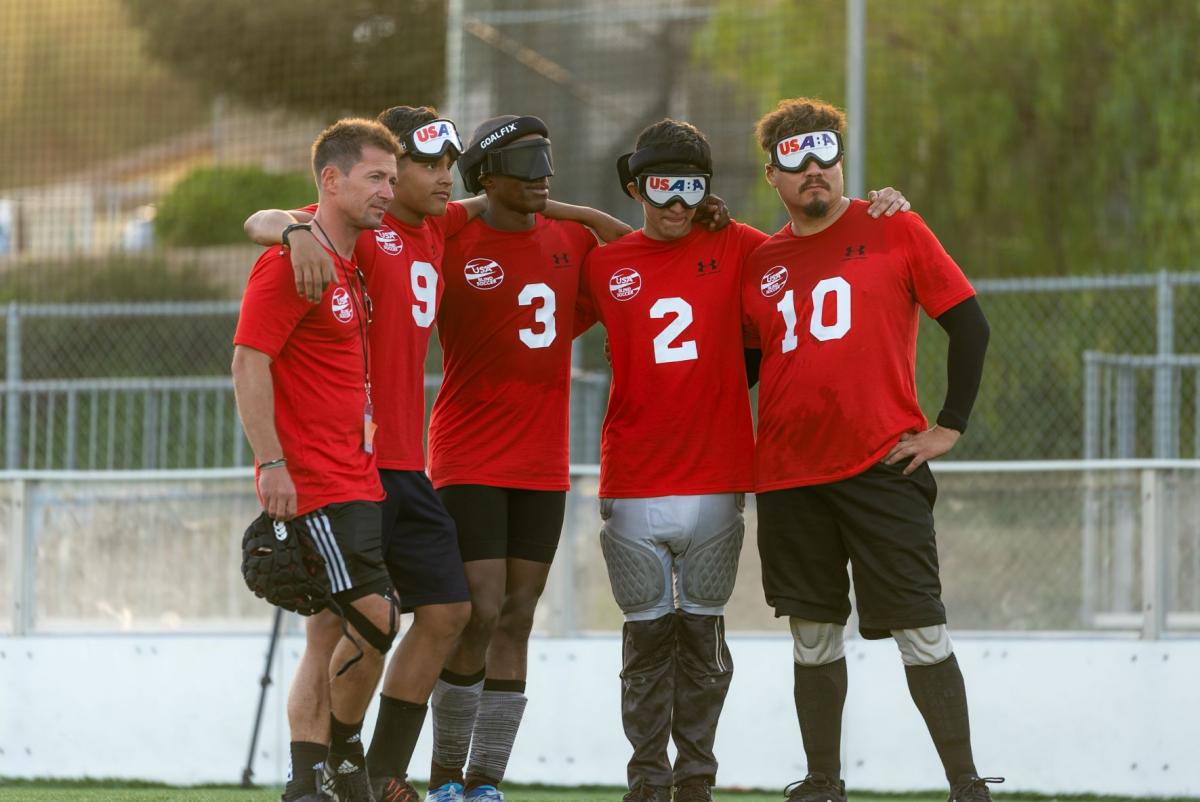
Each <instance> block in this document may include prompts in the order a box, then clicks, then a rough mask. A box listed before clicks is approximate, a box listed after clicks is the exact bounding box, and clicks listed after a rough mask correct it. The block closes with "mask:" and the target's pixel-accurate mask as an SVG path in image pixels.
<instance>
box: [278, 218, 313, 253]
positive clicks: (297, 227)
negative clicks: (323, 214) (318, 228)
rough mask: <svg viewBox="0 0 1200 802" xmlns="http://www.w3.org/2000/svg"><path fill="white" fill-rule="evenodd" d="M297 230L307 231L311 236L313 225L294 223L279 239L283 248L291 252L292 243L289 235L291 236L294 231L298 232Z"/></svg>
mask: <svg viewBox="0 0 1200 802" xmlns="http://www.w3.org/2000/svg"><path fill="white" fill-rule="evenodd" d="M297 230H299V231H307V232H308V233H310V234H311V233H312V223H292V224H291V225H290V226H288V227H287V228H285V229H284V230H283V236H281V237H280V238H279V241H280V242H281V243H283V247H285V248H287V249H288V250H291V248H292V245H291V243H290V242H288V235H289V234H291V233H292V232H293V231H297Z"/></svg>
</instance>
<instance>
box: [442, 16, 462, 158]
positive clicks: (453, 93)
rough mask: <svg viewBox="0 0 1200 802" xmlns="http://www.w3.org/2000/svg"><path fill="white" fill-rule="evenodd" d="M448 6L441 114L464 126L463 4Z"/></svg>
mask: <svg viewBox="0 0 1200 802" xmlns="http://www.w3.org/2000/svg"><path fill="white" fill-rule="evenodd" d="M464 2H465V0H450V2H449V3H447V5H446V67H445V69H446V90H445V101H444V102H443V104H442V109H441V113H442V114H444V115H445V116H447V117H449V118H450V119H452V120H454V121H456V122H457V123H458V124H459V125H463V124H464V123H465V122H466V121H465V120H463V119H462V113H463V107H462V106H463V3H464ZM464 144H465V143H464Z"/></svg>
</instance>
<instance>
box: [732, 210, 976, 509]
mask: <svg viewBox="0 0 1200 802" xmlns="http://www.w3.org/2000/svg"><path fill="white" fill-rule="evenodd" d="M974 294H975V291H974V290H973V289H972V288H971V285H970V284H969V283H968V282H967V279H966V277H965V276H963V273H962V271H961V270H960V269H959V268H958V265H956V264H955V263H954V260H953V259H951V258H950V256H949V255H948V254H947V253H946V251H945V250H944V249H943V248H942V246H941V244H940V243H939V242H938V241H937V238H936V237H934V235H933V233H932V232H931V231H930V230H929V228H928V227H927V226H926V225H925V223H924V221H922V220H921V218H920V217H919V216H917V215H916V214H915V213H907V214H898V215H896V216H894V217H884V218H880V219H878V220H876V219H873V218H871V217H870V216H868V215H867V204H866V203H865V202H864V201H860V200H854V201H851V202H850V207H849V208H848V209H847V210H846V212H845V213H844V214H843V215H842V216H841V217H840V218H839V219H838V220H837V221H836V222H835V223H834V224H833V225H831V226H830V227H829V228H827V229H825V230H824V231H821V232H818V233H816V234H813V235H811V236H806V237H799V236H796V235H795V234H793V233H792V230H791V224H790V223H789V224H788V225H785V226H784V227H783V228H782V229H780V231H779V232H778V233H776V234H775V236H773V237H771V239H769V240H768V241H767V242H766V243H764V244H763V246H762V247H761V248H759V249H758V250H757V251H755V252H754V254H753V255H752V256H751V257H750V259H749V261H748V262H747V263H746V270H745V272H744V274H743V277H742V310H743V316H744V320H743V323H744V326H745V334H746V344H747V346H748V347H751V348H759V347H761V348H762V351H763V359H762V367H761V371H760V374H759V381H760V384H759V390H758V444H757V448H756V451H755V490H757V491H758V492H763V491H768V490H778V489H781V488H786V487H799V486H803V485H813V484H824V483H827V482H835V481H838V480H840V479H845V478H848V477H850V476H855V475H857V474H859V473H861V472H862V471H864V470H866V469H867V468H868V467H870V466H871V465H872V464H873V463H875V462H878V461H879V460H880V459H882V458H883V457H884V455H886V454H887V452H888V451H889V450H890V449H891V447H892V446H893V445H895V444H896V442H897V440H899V437H900V435H901V434H903V433H904V432H906V431H924V430H925V428H926V426H927V423H926V420H925V416H924V414H923V413H922V412H921V408H920V406H918V404H917V390H916V379H915V375H914V374H915V368H916V347H917V324H918V322H919V315H920V309H921V308H924V310H925V311H926V313H928V314H929V316H930V317H938V316H939V315H941V314H942V313H943V312H945V311H946V310H948V309H949V308H950V307H952V306H954V305H955V304H958V303H960V302H962V301H964V300H966V299H967V298H970V297H971V296H972V295H974Z"/></svg>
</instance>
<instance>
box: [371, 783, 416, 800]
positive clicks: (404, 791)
mask: <svg viewBox="0 0 1200 802" xmlns="http://www.w3.org/2000/svg"><path fill="white" fill-rule="evenodd" d="M371 790H372V791H374V792H375V802H421V794H420V793H418V792H417V789H416V788H413V787H412V785H411V784H410V783H409V782H408V780H406V779H404V778H403V777H375V778H372V780H371Z"/></svg>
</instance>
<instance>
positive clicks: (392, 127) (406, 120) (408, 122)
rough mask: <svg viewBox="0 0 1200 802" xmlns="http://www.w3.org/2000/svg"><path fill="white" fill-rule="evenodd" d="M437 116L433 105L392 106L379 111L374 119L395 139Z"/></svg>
mask: <svg viewBox="0 0 1200 802" xmlns="http://www.w3.org/2000/svg"><path fill="white" fill-rule="evenodd" d="M437 118H438V110H437V109H435V108H434V107H433V106H392V107H391V108H390V109H384V110H383V111H381V112H379V116H378V117H376V118H375V119H377V120H378V121H379V122H381V123H383V124H384V125H385V126H387V129H388V130H389V131H391V132H392V134H393V135H394V136H395V137H396V138H397V139H400V138H401V137H403V136H404V135H405V134H407V133H408V132H409V131H411V130H413V129H414V128H416V127H417V126H419V125H423V124H424V123H427V122H430V121H432V120H436V119H437Z"/></svg>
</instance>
